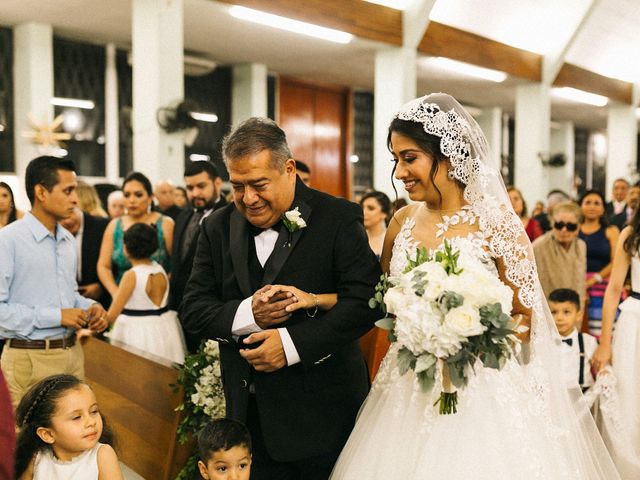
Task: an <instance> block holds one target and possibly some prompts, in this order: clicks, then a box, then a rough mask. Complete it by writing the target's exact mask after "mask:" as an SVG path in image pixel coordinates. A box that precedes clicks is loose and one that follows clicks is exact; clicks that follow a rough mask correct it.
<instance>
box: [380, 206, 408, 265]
mask: <svg viewBox="0 0 640 480" xmlns="http://www.w3.org/2000/svg"><path fill="white" fill-rule="evenodd" d="M408 208H409V207H404V208H402V209H400V210H398V211H397V212H396V213H395V215H394V216H393V218H391V221H390V222H389V226H388V227H387V232H386V233H385V235H384V243H383V245H382V255H380V265H381V266H382V271H383V272H384V273H389V265H390V264H391V253H392V250H393V242H394V241H395V239H396V235H398V232H399V231H400V229H401V228H402V224H403V223H404V219H405V218H406V216H407V209H408Z"/></svg>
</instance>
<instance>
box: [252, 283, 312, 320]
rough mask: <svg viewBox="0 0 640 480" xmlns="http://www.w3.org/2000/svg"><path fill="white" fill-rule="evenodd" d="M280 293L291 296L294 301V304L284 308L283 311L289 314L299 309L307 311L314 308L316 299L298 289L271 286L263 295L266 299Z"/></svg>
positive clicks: (285, 286)
mask: <svg viewBox="0 0 640 480" xmlns="http://www.w3.org/2000/svg"><path fill="white" fill-rule="evenodd" d="M280 292H284V293H287V294H290V295H293V298H294V299H295V301H294V303H292V304H291V305H288V306H287V307H286V308H285V310H286V311H287V312H289V313H292V312H295V311H296V310H300V309H301V308H304V309H307V310H309V309H312V308H315V307H316V297H314V296H313V295H312V294H310V293H307V292H303V291H302V290H300V289H299V288H296V287H293V286H291V285H273V286H272V287H271V288H270V289H269V290H268V291H267V292H265V293H264V294H263V295H264V296H266V297H271V296H273V295H275V294H276V293H280Z"/></svg>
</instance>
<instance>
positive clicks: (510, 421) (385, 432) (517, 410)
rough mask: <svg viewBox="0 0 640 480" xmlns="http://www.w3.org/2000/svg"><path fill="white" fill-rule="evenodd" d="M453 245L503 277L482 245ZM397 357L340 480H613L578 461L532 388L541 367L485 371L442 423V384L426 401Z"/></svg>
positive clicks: (400, 245)
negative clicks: (439, 405)
mask: <svg viewBox="0 0 640 480" xmlns="http://www.w3.org/2000/svg"><path fill="white" fill-rule="evenodd" d="M414 224H415V220H414V219H412V218H407V219H406V221H405V223H404V225H403V226H402V228H401V230H400V232H399V234H398V236H397V237H396V240H395V243H394V248H393V256H392V261H391V267H390V269H391V274H392V275H393V274H398V273H401V272H402V270H403V269H404V268H405V265H406V262H407V254H411V255H415V250H416V246H417V245H418V242H416V241H415V240H414V239H413V237H412V235H411V230H412V228H413V226H414ZM452 241H453V243H454V246H455V247H456V248H458V249H472V252H473V253H474V254H475V255H478V256H480V257H481V258H483V260H485V263H486V265H487V268H489V269H490V270H491V271H492V272H494V273H495V274H496V275H497V274H498V272H497V268H496V266H495V263H494V262H493V260H492V259H491V258H490V257H489V254H488V253H487V252H486V251H485V250H484V249H483V248H482V246H481V245H480V244H479V242H480V240H478V239H477V238H474V237H473V235H470V236H469V237H468V238H464V239H462V238H454V239H453V240H452ZM480 288H481V286H480ZM397 350H398V345H397V344H392V346H391V348H390V350H389V352H388V353H387V356H386V357H385V359H384V361H383V363H382V365H381V367H380V370H379V373H378V375H377V377H376V379H375V382H374V384H373V386H372V388H371V392H370V394H369V396H368V397H367V400H366V401H365V403H364V405H363V407H362V409H361V411H360V414H359V417H358V420H357V422H356V425H355V427H354V430H353V432H352V434H351V436H350V438H349V440H348V442H347V444H346V446H345V448H344V450H343V451H342V454H341V455H340V458H339V460H338V463H337V464H336V467H335V469H334V471H333V474H332V477H331V478H332V480H351V479H353V480H356V479H357V480H375V479H380V480H383V479H384V480H395V479H397V480H400V479H401V480H412V479H438V480H440V479H448V480H462V479H465V480H466V479H473V480H481V479H491V480H501V479H505V480H506V479H518V480H525V479H526V480H528V479H544V480H555V479H572V480H577V479H580V480H585V479H605V478H606V479H607V480H609V478H607V477H605V476H601V475H602V472H601V471H600V470H599V467H598V466H597V461H596V460H593V463H592V462H591V461H590V460H588V459H587V460H586V461H585V459H584V458H575V457H576V456H577V457H584V456H583V455H579V454H578V455H576V454H575V451H576V442H577V443H581V442H584V441H585V440H584V439H576V438H573V437H574V436H572V435H570V434H568V432H569V431H570V430H571V431H576V430H575V429H573V430H572V429H567V428H566V425H563V424H559V423H558V422H557V421H554V416H553V415H552V413H551V412H549V408H548V405H549V404H550V402H548V401H547V400H548V399H546V398H545V395H546V393H545V391H544V389H541V388H538V385H539V384H538V383H537V382H538V380H536V381H533V380H532V378H536V375H535V372H534V374H533V375H531V371H530V369H533V368H536V367H535V366H534V365H533V364H530V365H528V366H522V365H520V364H519V363H518V362H517V361H516V360H515V359H514V360H511V361H508V362H507V364H506V366H505V367H504V368H503V369H502V370H500V371H498V370H494V369H488V368H483V367H482V365H481V364H480V363H479V364H477V365H476V367H475V375H472V376H471V378H470V380H469V384H468V386H467V387H465V388H464V389H463V390H460V391H458V399H459V402H458V413H456V414H452V415H440V414H439V413H438V409H437V407H434V403H435V402H436V400H437V399H438V397H439V394H440V386H439V385H438V382H436V386H435V387H434V389H433V390H432V391H431V392H430V393H423V392H422V391H421V390H420V387H419V385H418V383H417V382H416V381H415V380H414V378H415V376H414V374H413V372H411V371H409V372H408V373H406V374H405V375H404V376H400V374H399V373H398V369H397V365H396V355H397ZM576 423H579V422H577V421H576V420H575V419H574V420H568V422H567V425H568V424H573V425H572V427H575V426H576V425H575V424H576ZM578 449H579V447H578ZM585 450H587V449H585ZM570 452H573V453H570ZM585 462H586V463H590V465H588V466H587V465H585ZM610 478H618V477H617V476H614V477H610Z"/></svg>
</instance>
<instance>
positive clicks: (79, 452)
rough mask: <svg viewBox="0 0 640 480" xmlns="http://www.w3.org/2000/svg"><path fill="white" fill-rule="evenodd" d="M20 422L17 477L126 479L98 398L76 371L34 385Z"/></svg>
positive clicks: (20, 411) (22, 406) (40, 479)
mask: <svg viewBox="0 0 640 480" xmlns="http://www.w3.org/2000/svg"><path fill="white" fill-rule="evenodd" d="M16 420H17V422H16V423H17V425H18V427H19V428H20V433H19V435H18V441H17V448H16V472H15V473H16V477H15V478H19V479H20V480H74V479H82V480H99V479H101V478H108V479H109V480H122V478H123V477H122V472H121V471H120V465H119V463H118V457H117V455H116V453H115V451H114V450H113V448H112V447H111V446H110V445H109V444H110V442H111V440H112V439H111V433H110V432H109V431H108V429H106V428H105V427H104V423H103V422H104V420H103V418H102V415H101V414H100V409H99V408H98V403H97V401H96V396H95V395H94V393H93V391H92V390H91V388H90V387H89V385H87V384H86V383H84V382H82V381H80V380H79V379H77V378H76V377H74V376H73V375H66V374H63V375H52V376H50V377H47V378H45V379H43V380H41V381H40V382H38V383H37V384H36V385H34V386H33V387H32V388H31V389H30V390H29V391H28V392H27V393H26V395H25V396H24V397H23V398H22V400H21V401H20V404H19V405H18V409H17V410H16ZM2 478H8V477H4V476H2Z"/></svg>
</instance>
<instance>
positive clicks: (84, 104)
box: [50, 97, 96, 110]
mask: <svg viewBox="0 0 640 480" xmlns="http://www.w3.org/2000/svg"><path fill="white" fill-rule="evenodd" d="M50 103H51V105H55V106H57V107H69V108H83V109H85V110H93V109H94V108H95V107H96V104H95V103H93V101H91V100H80V99H79V98H63V97H53V98H52V99H51V101H50Z"/></svg>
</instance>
